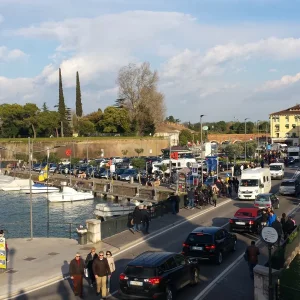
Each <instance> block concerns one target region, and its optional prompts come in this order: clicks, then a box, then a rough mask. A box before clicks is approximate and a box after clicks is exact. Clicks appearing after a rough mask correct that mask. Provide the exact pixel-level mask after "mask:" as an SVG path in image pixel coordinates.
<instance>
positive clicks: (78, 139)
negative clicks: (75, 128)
mask: <svg viewBox="0 0 300 300" xmlns="http://www.w3.org/2000/svg"><path fill="white" fill-rule="evenodd" d="M145 139H147V140H149V139H152V140H164V138H163V137H153V136H146V137H145V136H97V137H59V138H56V137H53V138H46V137H44V138H36V139H34V138H31V141H32V142H48V143H49V142H62V143H64V142H75V143H78V142H86V141H104V140H145ZM0 143H28V138H0Z"/></svg>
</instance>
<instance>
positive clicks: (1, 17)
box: [0, 14, 4, 24]
mask: <svg viewBox="0 0 300 300" xmlns="http://www.w3.org/2000/svg"><path fill="white" fill-rule="evenodd" d="M3 22H4V17H3V16H2V15H1V14H0V24H1V23H3Z"/></svg>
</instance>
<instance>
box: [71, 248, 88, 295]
mask: <svg viewBox="0 0 300 300" xmlns="http://www.w3.org/2000/svg"><path fill="white" fill-rule="evenodd" d="M84 267H85V265H84V261H83V259H82V258H81V257H80V253H78V252H77V253H76V256H75V258H74V259H72V260H71V262H70V266H69V274H70V278H71V279H72V281H73V290H74V294H75V296H80V297H81V298H82V297H83V274H84Z"/></svg>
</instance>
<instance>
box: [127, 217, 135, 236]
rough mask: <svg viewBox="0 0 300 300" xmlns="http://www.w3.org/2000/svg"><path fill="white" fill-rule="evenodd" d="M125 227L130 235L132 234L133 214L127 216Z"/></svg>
mask: <svg viewBox="0 0 300 300" xmlns="http://www.w3.org/2000/svg"><path fill="white" fill-rule="evenodd" d="M127 227H128V229H129V230H130V231H131V232H132V233H134V231H133V214H132V213H129V214H128V218H127Z"/></svg>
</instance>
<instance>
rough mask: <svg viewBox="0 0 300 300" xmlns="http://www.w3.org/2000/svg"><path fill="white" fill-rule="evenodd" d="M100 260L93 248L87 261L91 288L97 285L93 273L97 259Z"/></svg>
mask: <svg viewBox="0 0 300 300" xmlns="http://www.w3.org/2000/svg"><path fill="white" fill-rule="evenodd" d="M97 258H98V255H97V253H96V248H95V247H92V249H91V252H90V253H89V254H88V255H87V257H86V259H85V267H86V268H87V269H88V275H89V279H88V280H89V284H90V286H91V287H93V286H94V285H95V275H94V272H93V262H94V260H95V259H97Z"/></svg>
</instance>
